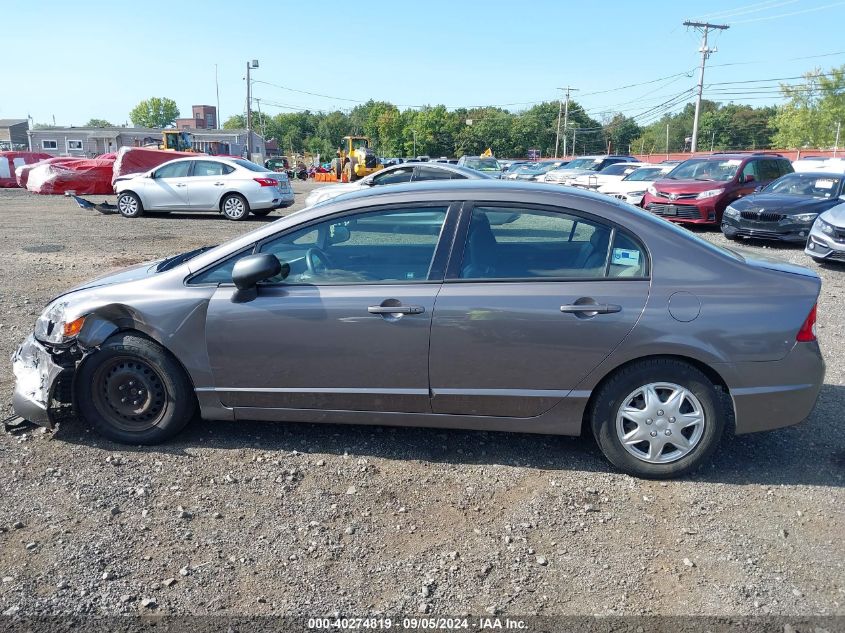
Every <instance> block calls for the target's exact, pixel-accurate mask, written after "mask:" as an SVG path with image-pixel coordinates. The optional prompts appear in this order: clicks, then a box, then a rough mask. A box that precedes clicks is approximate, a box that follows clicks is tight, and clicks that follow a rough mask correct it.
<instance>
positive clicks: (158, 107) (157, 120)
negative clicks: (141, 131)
mask: <svg viewBox="0 0 845 633" xmlns="http://www.w3.org/2000/svg"><path fill="white" fill-rule="evenodd" d="M129 118H130V119H131V120H132V124H133V125H135V126H137V127H169V126H171V125H173V122H174V121H175V120H176V119H177V118H179V108H178V107H177V106H176V102H175V101H174V100H173V99H168V98H167V97H151V98H149V99H145V100H144V101H142V102H141V103H139V104H138V105H136V106H135V107H134V108H132V111H131V112H130V113H129Z"/></svg>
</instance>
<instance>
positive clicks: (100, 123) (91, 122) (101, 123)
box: [85, 119, 112, 127]
mask: <svg viewBox="0 0 845 633" xmlns="http://www.w3.org/2000/svg"><path fill="white" fill-rule="evenodd" d="M85 127H112V124H111V123H109V122H108V121H106V120H105V119H88V123H86V124H85Z"/></svg>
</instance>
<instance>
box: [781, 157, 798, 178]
mask: <svg viewBox="0 0 845 633" xmlns="http://www.w3.org/2000/svg"><path fill="white" fill-rule="evenodd" d="M778 165H780V173H781V175H782V176H785V175H786V174H791V173H793V172H794V171H795V169H793V167H792V163H790V162H789V161H788V160H779V161H778Z"/></svg>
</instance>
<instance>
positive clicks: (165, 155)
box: [112, 147, 200, 182]
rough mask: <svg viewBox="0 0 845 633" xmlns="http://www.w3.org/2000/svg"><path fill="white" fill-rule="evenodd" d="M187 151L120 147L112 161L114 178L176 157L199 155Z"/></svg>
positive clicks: (149, 167)
mask: <svg viewBox="0 0 845 633" xmlns="http://www.w3.org/2000/svg"><path fill="white" fill-rule="evenodd" d="M199 155H200V154H192V153H188V152H171V151H167V150H162V149H149V148H147V147H121V148H120V150H118V152H117V160H115V162H114V176H113V178H112V182H114V178H117V177H118V176H125V175H126V174H139V173H143V172H145V171H149V170H150V169H152V168H153V167H158V166H159V165H161V164H162V163H166V162H167V161H169V160H175V159H177V158H186V157H188V156H199Z"/></svg>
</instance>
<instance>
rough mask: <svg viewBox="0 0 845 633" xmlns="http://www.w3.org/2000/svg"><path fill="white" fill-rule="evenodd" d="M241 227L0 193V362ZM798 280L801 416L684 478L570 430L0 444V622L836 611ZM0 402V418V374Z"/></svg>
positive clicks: (832, 449) (214, 434)
mask: <svg viewBox="0 0 845 633" xmlns="http://www.w3.org/2000/svg"><path fill="white" fill-rule="evenodd" d="M306 188H310V186H308V187H306V186H304V185H301V184H297V192H298V196H297V197H298V199H299V200H302V199H304V197H305V195H304V192H305V190H306ZM95 198H97V197H95ZM298 206H301V204H300V205H298ZM295 208H297V207H295ZM272 218H273V216H270V218H268V219H272ZM257 222H259V221H258V220H252V221H247V222H245V223H235V222H229V221H227V220H224V219H221V218H220V217H218V216H216V215H205V216H180V215H170V216H165V217H159V218H153V217H145V218H142V219H138V220H131V221H130V220H125V219H123V218H121V217H119V216H102V215H100V214H98V213H96V212H93V211H83V210H82V209H79V208H76V206H75V205H74V204H73V203H72V202H71V201H69V200H68V199H64V198H59V197H43V196H35V195H31V194H27V193H25V192H21V191H16V190H0V235H2V245H3V246H2V249H0V278H2V280H3V283H2V286H0V356H2V358H3V359H6V358H8V357H9V354H11V352H12V351H13V349H14V348H15V346H16V345H17V344H18V343H19V342H20V341H21V340H22V339H23V338H24V337H25V336H26V334H27V333H28V332H29V331H30V330H31V328H32V325H33V322H34V320H35V318H36V316H37V315H38V313H39V312H40V311H41V309H42V307H43V306H44V304H45V303H46V302H47V301H48V300H49V299H50V298H51V296H53V295H54V294H56V293H57V292H59V291H60V290H62V289H64V288H67V287H69V286H71V285H73V284H76V283H78V282H80V281H82V280H84V279H86V278H89V277H91V276H94V275H95V274H99V273H101V272H104V271H105V270H106V269H109V268H113V267H119V266H124V265H127V264H132V263H135V262H139V261H144V260H148V259H153V258H157V257H160V256H164V255H168V254H173V253H177V252H180V251H184V250H187V249H190V248H193V247H196V246H200V245H204V244H209V243H217V242H220V241H221V240H225V239H227V238H228V237H231V236H234V235H237V234H240V233H242V232H244V231H247V230H249V229H250V228H251V227H254V226H255V225H256V223H257ZM706 236H707V237H708V239H712V240H713V241H715V242H722V241H723V238H722V236H721V235H720V234H718V233H713V232H710V233H707V234H706ZM748 247H749V248H751V249H760V248H764V247H763V246H761V245H759V244H751V245H749V246H748ZM767 250H768V251H769V252H772V253H776V254H777V255H779V256H782V257H784V258H785V259H788V260H790V261H793V262H797V263H801V264H805V265H809V266H813V267H816V268H819V267H818V266H815V264H813V263H812V262H811V261H810V260H809V259H808V258H806V257H805V256H804V255H803V252H802V251H801V249H798V248H777V247H773V248H768V249H767ZM819 273H820V274H821V276H822V278H823V279H824V286H823V289H822V296H821V301H820V304H819V326H818V328H819V338H820V339H821V343H822V347H823V349H824V352H825V356H826V359H827V363H828V370H827V378H826V383H827V384H826V385H825V386H824V388H823V390H822V393H821V396H820V398H819V402H818V405H817V407H816V410H815V412H814V413H813V415H812V416H811V418H810V419H809V420H808V421H806V422H805V423H804V424H802V425H800V426H797V427H794V428H789V429H784V430H781V431H776V432H772V433H768V434H760V435H754V436H745V437H741V438H736V439H733V438H731V439H727V440H726V441H725V442H724V444H723V447H722V449H721V451H720V452H719V454H718V455H717V457H716V459H715V461H714V462H713V464H712V466H710V467H708V468H706V469H704V470H703V471H701V472H699V473H698V474H697V475H695V476H693V477H691V478H688V479H685V480H681V481H673V482H668V483H657V482H647V481H639V480H636V479H632V478H631V477H627V476H623V475H619V474H617V473H615V472H613V470H612V469H611V468H610V467H609V466H608V465H607V463H606V462H605V461H604V459H603V458H602V457H601V455H600V454H599V452H598V450H597V449H596V447H595V445H594V443H593V442H592V440H591V439H590V438H579V439H572V438H560V437H543V436H531V435H503V434H496V433H473V432H459V431H447V432H444V431H432V430H415V429H388V428H384V429H382V428H371V427H348V426H333V425H324V426H317V425H304V424H266V423H264V424H262V423H237V424H235V423H231V424H229V423H202V422H195V423H193V424H192V425H191V426H189V428H188V429H187V430H186V432H185V433H183V434H182V435H181V436H180V437H179V438H177V439H176V440H175V441H174V442H172V443H170V444H167V445H165V446H159V447H154V448H136V447H126V446H119V445H115V444H112V443H110V442H108V441H105V440H103V439H102V438H100V437H98V436H97V435H95V434H94V433H93V432H90V431H89V430H88V429H86V428H83V426H82V425H81V424H80V423H76V422H73V421H71V422H68V423H65V424H63V425H62V427H61V428H60V429H59V430H58V431H57V432H56V433H55V434H53V435H50V434H44V433H42V432H40V431H35V432H29V433H27V434H25V435H11V434H2V433H0V579H2V582H0V613H3V612H5V613H19V614H27V613H29V614H35V613H80V614H83V613H89V614H94V613H97V614H118V613H136V612H145V613H191V614H200V613H226V614H270V613H273V614H300V615H314V614H333V613H338V612H340V613H344V614H357V615H363V614H367V613H377V612H382V613H389V614H398V613H406V614H417V613H426V612H427V613H434V614H442V615H447V614H450V615H458V614H462V613H467V614H478V615H485V614H487V613H499V614H519V615H528V614H534V613H539V614H634V613H639V614H687V613H689V614H711V615H741V614H746V615H751V614H767V613H772V614H790V615H810V614H819V615H833V614H839V615H845V568H843V564H845V545H843V538H842V537H843V534H845V492H843V484H845V481H843V474H845V433H843V431H845V414H843V412H845V317H843V314H845V267H839V268H835V267H833V266H831V267H821V268H819ZM765 318H766V316H765V315H763V314H761V315H760V319H761V321H764V320H765ZM0 388H2V395H3V400H2V402H3V410H2V411H3V413H4V414H5V412H6V411H7V410H8V403H9V400H10V398H11V391H12V375H11V369H10V364H9V363H8V362H6V361H3V362H2V363H0Z"/></svg>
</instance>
